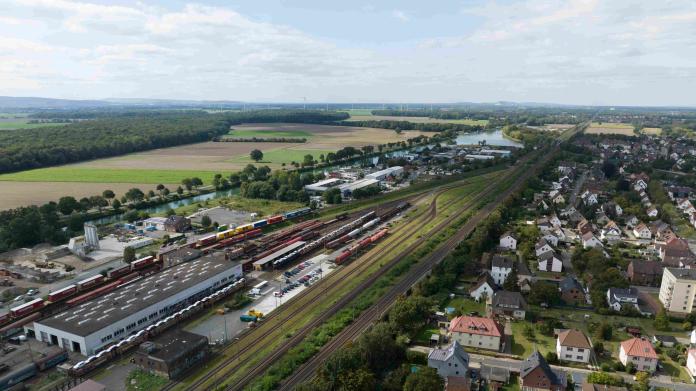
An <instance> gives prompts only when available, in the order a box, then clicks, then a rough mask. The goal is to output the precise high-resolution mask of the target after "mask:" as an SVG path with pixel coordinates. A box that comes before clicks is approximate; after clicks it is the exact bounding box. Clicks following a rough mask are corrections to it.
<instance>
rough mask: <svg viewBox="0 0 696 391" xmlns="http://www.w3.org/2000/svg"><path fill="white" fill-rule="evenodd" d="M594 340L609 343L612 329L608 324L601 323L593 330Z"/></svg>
mask: <svg viewBox="0 0 696 391" xmlns="http://www.w3.org/2000/svg"><path fill="white" fill-rule="evenodd" d="M594 334H595V338H597V339H598V340H600V339H603V340H605V341H610V340H611V337H612V334H613V328H612V327H611V325H610V324H609V323H606V322H602V323H600V324H599V326H597V328H596V329H595V333H594Z"/></svg>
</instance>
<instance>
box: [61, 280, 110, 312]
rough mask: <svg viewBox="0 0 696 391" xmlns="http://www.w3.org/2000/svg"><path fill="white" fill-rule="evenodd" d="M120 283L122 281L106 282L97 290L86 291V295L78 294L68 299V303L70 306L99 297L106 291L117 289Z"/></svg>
mask: <svg viewBox="0 0 696 391" xmlns="http://www.w3.org/2000/svg"><path fill="white" fill-rule="evenodd" d="M119 285H121V282H120V281H116V282H112V283H110V284H106V285H104V286H102V287H99V288H97V289H95V290H93V291H91V292H87V293H85V294H84V295H80V296H77V297H73V298H72V299H70V300H68V301H66V303H67V304H68V305H69V306H71V307H72V306H74V305H78V304H80V303H83V302H85V301H87V300H90V299H93V298H95V297H97V296H101V295H103V294H104V293H108V292H110V291H112V290H114V289H116V287H117V286H119Z"/></svg>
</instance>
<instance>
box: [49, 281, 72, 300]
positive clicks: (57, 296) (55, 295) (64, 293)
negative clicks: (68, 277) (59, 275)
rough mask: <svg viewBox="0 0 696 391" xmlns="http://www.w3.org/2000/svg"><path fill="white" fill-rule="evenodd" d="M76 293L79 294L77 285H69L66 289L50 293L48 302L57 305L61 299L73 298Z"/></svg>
mask: <svg viewBox="0 0 696 391" xmlns="http://www.w3.org/2000/svg"><path fill="white" fill-rule="evenodd" d="M75 292H77V285H69V286H66V287H65V288H62V289H58V290H57V291H55V292H51V293H49V294H48V301H50V302H51V303H55V302H57V301H59V300H61V299H64V298H66V297H69V296H72V295H73V294H75Z"/></svg>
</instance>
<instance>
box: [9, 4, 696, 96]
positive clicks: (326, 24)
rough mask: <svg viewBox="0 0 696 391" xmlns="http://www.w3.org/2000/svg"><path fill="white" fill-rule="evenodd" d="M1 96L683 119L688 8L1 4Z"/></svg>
mask: <svg viewBox="0 0 696 391" xmlns="http://www.w3.org/2000/svg"><path fill="white" fill-rule="evenodd" d="M0 95H6V96H41V97H51V98H70V99H105V98H159V99H195V100H236V101H247V102H301V101H305V100H306V101H307V102H346V103H351V102H395V103H411V102H420V103H450V102H496V101H516V102H547V103H563V104H590V105H650V106H670V105H680V106H696V2H695V1H693V0H660V1H656V0H645V1H639V0H609V1H600V0H570V1H560V0H557V1H542V0H524V1H513V0H509V1H450V0H442V1H430V2H424V1H422V0H418V1H416V0H400V1H395V0H382V1H379V2H375V1H361V0H355V1H350V2H345V1H344V2H335V1H326V0H293V1H289V0H237V1H230V0H227V1H223V0H208V1H206V0H201V1H200V2H188V1H128V0H116V1H101V0H89V1H88V0H84V1H82V0H79V1H71V0H0Z"/></svg>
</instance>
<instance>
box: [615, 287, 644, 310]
mask: <svg viewBox="0 0 696 391" xmlns="http://www.w3.org/2000/svg"><path fill="white" fill-rule="evenodd" d="M607 304H608V305H609V308H611V309H612V310H614V311H621V308H622V307H623V306H631V307H634V308H635V309H637V310H639V311H640V307H639V306H638V290H637V289H636V288H627V289H623V288H609V289H607Z"/></svg>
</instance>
